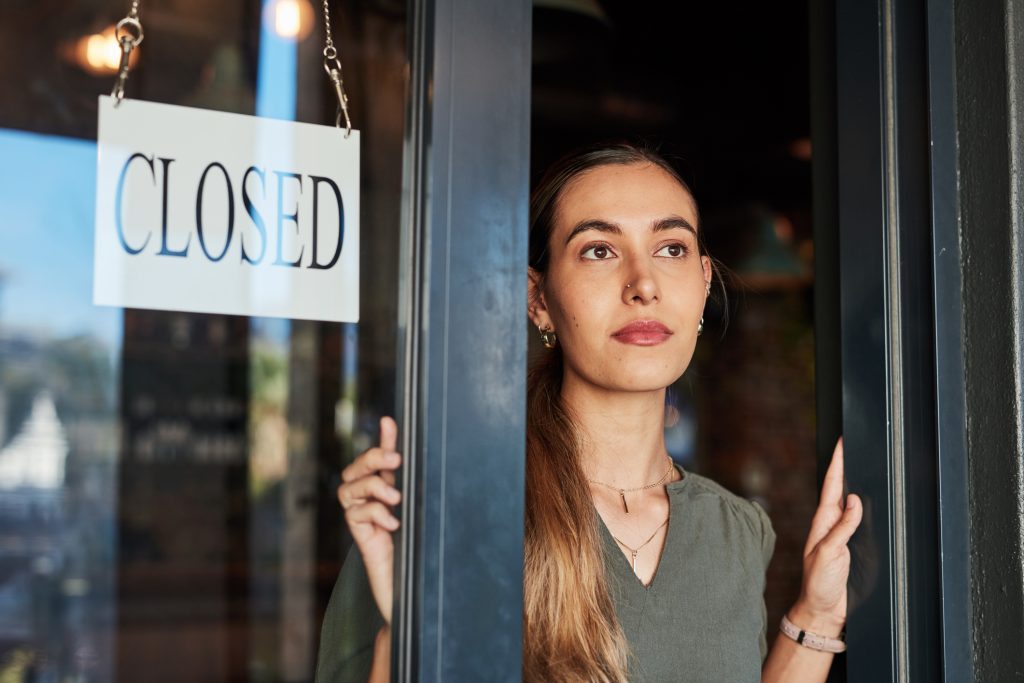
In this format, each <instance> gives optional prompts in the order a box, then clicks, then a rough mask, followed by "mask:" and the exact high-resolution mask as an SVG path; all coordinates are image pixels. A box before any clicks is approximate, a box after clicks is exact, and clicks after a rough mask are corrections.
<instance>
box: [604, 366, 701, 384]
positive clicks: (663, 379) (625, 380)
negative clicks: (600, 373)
mask: <svg viewBox="0 0 1024 683" xmlns="http://www.w3.org/2000/svg"><path fill="white" fill-rule="evenodd" d="M685 371H686V366H685V365H684V366H682V367H665V366H660V367H659V366H658V365H656V364H654V363H650V362H648V363H643V364H640V363H638V364H636V365H635V366H634V367H622V368H616V371H615V372H614V374H611V375H610V376H607V375H606V378H605V381H604V382H603V384H605V386H607V387H608V388H609V389H612V390H615V391H658V390H661V389H664V388H665V387H668V386H670V385H672V384H673V383H674V382H675V381H676V380H678V379H679V378H680V377H682V376H683V372H685ZM609 374H610V373H609Z"/></svg>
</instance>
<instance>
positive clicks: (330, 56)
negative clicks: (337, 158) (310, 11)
mask: <svg viewBox="0 0 1024 683" xmlns="http://www.w3.org/2000/svg"><path fill="white" fill-rule="evenodd" d="M324 71H325V72H327V79H328V80H329V81H330V82H331V86H333V88H334V94H335V96H336V97H337V98H338V115H337V116H336V117H335V119H334V125H335V126H337V127H338V128H341V120H342V118H344V119H345V137H346V138H347V137H348V136H349V135H351V134H352V118H351V117H350V116H349V113H348V95H347V94H345V83H344V81H343V80H342V77H341V60H340V59H338V48H336V47H335V46H334V35H333V34H332V32H331V10H330V6H329V5H328V0H324Z"/></svg>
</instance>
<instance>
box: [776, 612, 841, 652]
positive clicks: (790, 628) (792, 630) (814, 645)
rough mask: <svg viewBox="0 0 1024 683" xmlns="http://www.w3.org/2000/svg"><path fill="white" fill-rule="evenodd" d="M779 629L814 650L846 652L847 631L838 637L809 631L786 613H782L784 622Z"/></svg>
mask: <svg viewBox="0 0 1024 683" xmlns="http://www.w3.org/2000/svg"><path fill="white" fill-rule="evenodd" d="M779 629H780V630H781V631H782V632H783V633H784V634H785V635H787V636H789V637H790V638H792V639H793V640H795V641H796V642H797V644H798V645H803V646H804V647H808V648H810V649H812V650H820V651H821V652H846V642H845V640H844V638H845V633H840V634H839V637H838V638H829V637H828V636H821V635H818V634H817V633H808V632H807V631H805V630H803V629H802V628H800V627H799V626H797V625H796V624H794V623H793V622H792V621H790V620H789V617H787V616H786V615H785V614H783V615H782V624H781V625H780V626H779Z"/></svg>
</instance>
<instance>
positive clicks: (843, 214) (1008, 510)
mask: <svg viewBox="0 0 1024 683" xmlns="http://www.w3.org/2000/svg"><path fill="white" fill-rule="evenodd" d="M835 7H836V15H835V27H836V28H835V30H836V41H835V44H836V66H835V68H836V96H835V101H836V105H837V106H836V111H837V114H836V117H835V121H836V129H835V130H836V137H835V139H836V142H837V144H836V150H837V158H836V161H835V164H836V168H838V175H837V179H838V181H837V183H836V186H837V188H838V193H837V197H838V199H837V202H836V207H837V210H836V216H837V217H838V232H839V249H838V263H839V283H840V284H839V292H840V295H839V300H840V306H839V308H840V321H841V332H840V340H841V347H842V350H841V376H842V406H843V420H842V422H843V431H844V433H845V440H846V447H847V454H848V455H847V478H848V481H849V485H850V488H851V489H853V490H856V491H858V492H859V493H861V494H862V495H863V496H864V498H865V502H866V506H865V510H866V512H867V515H866V518H865V523H864V526H863V528H862V530H861V531H860V532H858V534H857V536H855V538H854V546H853V554H854V572H853V576H852V577H851V592H852V594H853V595H854V603H855V604H854V605H853V606H852V610H851V615H850V619H849V624H848V640H849V643H850V654H849V657H848V660H847V662H846V664H847V670H846V671H847V674H848V680H850V681H858V682H861V681H863V682H867V681H872V682H873V681H879V680H890V681H938V680H946V681H956V682H957V683H959V682H960V681H968V682H969V681H973V680H1009V679H1012V678H1015V677H1019V676H1020V675H1021V674H1022V672H1024V653H1022V650H1021V648H1020V637H1021V633H1024V609H1022V608H1021V605H1022V604H1024V577H1022V573H1024V572H1022V562H1021V558H1022V557H1024V548H1022V545H1024V544H1022V538H1024V534H1022V526H1024V520H1022V519H1021V515H1020V509H1021V505H1022V495H1021V492H1022V490H1024V485H1022V482H1024V474H1022V472H1024V459H1022V453H1021V444H1022V442H1024V438H1022V426H1021V425H1022V419H1021V403H1022V400H1024V399H1022V397H1024V391H1022V386H1021V377H1022V374H1024V373H1022V358H1024V353H1022V348H1021V340H1022V338H1024V335H1022V333H1021V330H1022V329H1024V326H1022V322H1021V321H1022V317H1021V311H1020V306H1019V303H1015V302H1020V301H1021V300H1022V298H1021V297H1022V293H1021V289H1022V283H1024V265H1022V263H1024V253H1022V252H1024V248H1022V244H1024V226H1022V224H1024V218H1022V217H1024V207H1022V203H1024V192H1022V187H1021V185H1022V181H1021V172H1022V168H1024V149H1022V141H1021V131H1022V130H1024V101H1022V98H1021V94H1020V93H1021V86H1020V83H1021V80H1022V77H1024V8H1022V7H1021V3H1020V2H1019V1H1018V0H1002V1H997V2H959V3H958V2H954V1H953V0H876V1H875V2H861V1H860V0H837V2H836V4H835ZM817 149H818V144H817V142H815V152H816V158H817ZM827 149H828V147H827V146H826V150H827ZM826 180H827V178H826ZM1015 188H1016V189H1015ZM823 196H825V197H826V198H827V192H825V193H824V194H823ZM816 209H817V207H816ZM820 272H821V271H820V270H819V273H820ZM819 341H820V338H819Z"/></svg>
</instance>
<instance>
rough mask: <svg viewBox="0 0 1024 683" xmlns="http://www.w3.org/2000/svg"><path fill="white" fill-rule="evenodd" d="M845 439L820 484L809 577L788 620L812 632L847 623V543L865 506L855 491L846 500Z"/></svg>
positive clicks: (807, 556)
mask: <svg viewBox="0 0 1024 683" xmlns="http://www.w3.org/2000/svg"><path fill="white" fill-rule="evenodd" d="M844 483H845V481H844V474H843V439H842V437H839V441H837V442H836V448H835V451H834V452H833V453H832V463H831V464H830V465H829V467H828V472H827V473H826V474H825V482H824V484H822V487H821V500H820V501H819V503H818V510H817V512H815V513H814V520H813V521H812V522H811V531H810V533H809V534H808V535H807V544H806V545H805V546H804V579H803V586H802V587H801V590H800V598H799V599H798V600H797V602H796V604H795V605H793V607H792V609H790V610H789V619H790V621H792V622H793V623H794V624H796V625H797V626H798V627H799V628H801V629H803V630H805V631H808V632H809V633H817V634H819V635H824V636H829V637H835V636H837V635H839V633H840V632H841V631H842V630H843V627H844V625H845V624H846V607H847V602H846V580H847V578H848V577H849V575H850V550H849V548H848V547H847V545H846V544H847V543H848V542H849V540H850V537H851V536H853V532H854V531H856V530H857V527H858V525H860V520H861V517H862V516H863V512H864V507H863V504H862V503H861V500H860V497H859V496H857V495H856V494H850V495H848V496H846V500H845V506H844V504H843V503H844V501H843V488H844Z"/></svg>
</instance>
